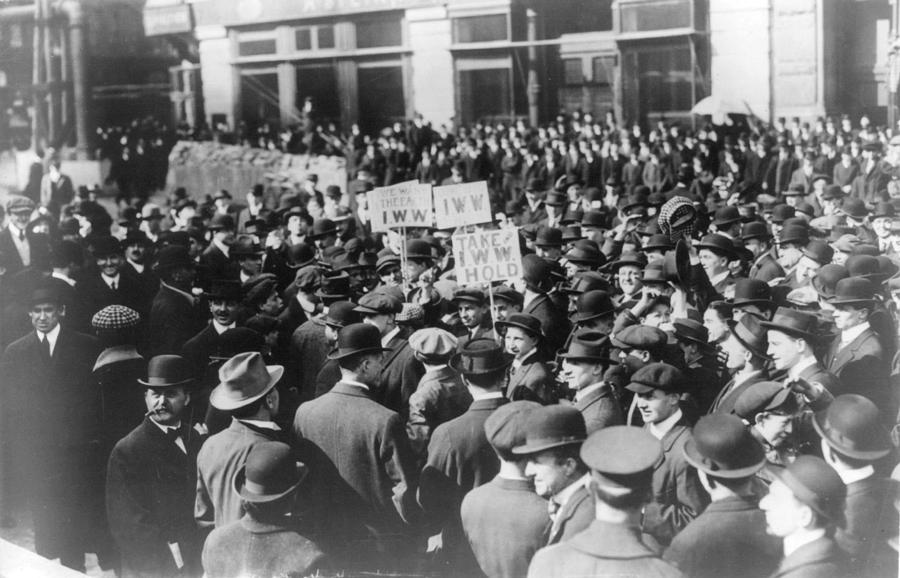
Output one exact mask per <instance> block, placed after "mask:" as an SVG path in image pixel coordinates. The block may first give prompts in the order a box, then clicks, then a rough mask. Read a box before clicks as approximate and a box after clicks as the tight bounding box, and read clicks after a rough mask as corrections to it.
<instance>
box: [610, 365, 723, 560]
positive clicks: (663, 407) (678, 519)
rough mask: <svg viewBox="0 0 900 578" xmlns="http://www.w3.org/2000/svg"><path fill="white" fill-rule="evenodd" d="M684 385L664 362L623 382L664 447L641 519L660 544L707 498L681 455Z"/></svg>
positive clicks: (685, 429) (686, 431) (687, 434)
mask: <svg viewBox="0 0 900 578" xmlns="http://www.w3.org/2000/svg"><path fill="white" fill-rule="evenodd" d="M686 388H687V384H686V383H684V375H683V374H682V373H681V372H680V371H679V370H678V369H677V368H675V367H673V366H671V365H668V364H666V363H651V364H649V365H645V366H644V367H642V368H641V369H639V370H637V371H636V372H635V373H634V375H632V376H631V383H630V384H629V385H628V388H627V389H628V390H629V391H633V392H634V393H635V398H636V399H637V408H638V409H639V410H640V412H641V417H642V418H643V420H644V429H645V430H646V431H647V432H649V433H650V434H651V435H653V437H655V438H656V439H658V440H659V441H660V442H661V443H662V447H663V455H664V459H663V460H662V461H660V462H659V463H658V464H657V465H656V467H655V468H654V471H653V498H652V501H651V502H650V503H649V504H647V506H646V507H645V508H644V519H643V531H644V533H645V534H647V535H649V537H651V538H652V539H654V540H656V542H657V543H659V544H661V545H668V544H669V543H670V542H671V541H672V538H673V537H674V536H675V535H676V534H677V533H678V532H680V531H681V530H683V529H684V527H685V526H687V525H688V523H689V522H690V521H691V520H693V519H694V518H696V517H697V515H698V514H700V512H702V511H703V509H704V508H705V507H706V504H707V502H708V501H709V498H708V496H707V495H706V493H705V492H704V491H703V488H702V486H701V485H700V480H699V479H698V477H697V472H696V470H694V469H692V468H691V467H689V466H688V463H687V461H686V460H685V458H684V447H685V444H687V443H688V441H689V440H690V439H691V428H690V426H689V425H688V424H687V421H686V420H685V418H684V414H683V413H682V411H681V408H680V406H679V401H680V397H681V394H682V393H684V392H685V391H686Z"/></svg>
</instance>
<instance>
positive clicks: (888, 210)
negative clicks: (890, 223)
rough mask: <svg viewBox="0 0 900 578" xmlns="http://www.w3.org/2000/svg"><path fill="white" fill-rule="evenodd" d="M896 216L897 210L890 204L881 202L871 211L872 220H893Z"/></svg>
mask: <svg viewBox="0 0 900 578" xmlns="http://www.w3.org/2000/svg"><path fill="white" fill-rule="evenodd" d="M896 214H897V210H896V209H895V208H894V205H892V204H891V203H888V202H885V201H881V202H879V203H878V204H877V205H875V210H874V211H872V219H893V218H894V217H895V216H896Z"/></svg>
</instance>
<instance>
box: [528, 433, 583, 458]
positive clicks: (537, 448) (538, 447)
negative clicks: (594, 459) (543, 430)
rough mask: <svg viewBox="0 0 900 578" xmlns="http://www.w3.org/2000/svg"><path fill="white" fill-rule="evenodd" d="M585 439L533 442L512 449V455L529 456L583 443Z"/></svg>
mask: <svg viewBox="0 0 900 578" xmlns="http://www.w3.org/2000/svg"><path fill="white" fill-rule="evenodd" d="M585 439H586V438H582V437H573V438H572V439H568V440H554V441H550V440H546V441H540V440H535V441H534V443H525V444H524V445H521V446H517V447H514V448H513V449H512V453H514V454H515V455H517V456H527V455H530V454H536V453H538V452H542V451H544V450H549V449H553V448H561V447H563V446H570V445H573V444H580V443H584V440H585Z"/></svg>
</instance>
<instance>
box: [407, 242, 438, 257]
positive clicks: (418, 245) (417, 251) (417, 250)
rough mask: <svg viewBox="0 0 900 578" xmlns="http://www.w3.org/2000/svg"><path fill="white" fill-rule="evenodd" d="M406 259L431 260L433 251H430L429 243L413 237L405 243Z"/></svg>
mask: <svg viewBox="0 0 900 578" xmlns="http://www.w3.org/2000/svg"><path fill="white" fill-rule="evenodd" d="M406 258H407V259H424V260H433V259H434V253H432V252H431V244H430V243H428V241H423V240H422V239H413V240H412V241H407V243H406Z"/></svg>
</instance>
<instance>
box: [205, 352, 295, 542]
mask: <svg viewBox="0 0 900 578" xmlns="http://www.w3.org/2000/svg"><path fill="white" fill-rule="evenodd" d="M283 374H284V368H283V367H282V366H280V365H268V366H267V365H266V363H265V361H263V358H262V356H261V355H260V354H259V353H258V352H255V351H253V352H247V353H239V354H237V355H235V356H234V357H232V358H231V359H229V360H228V361H226V362H225V363H223V364H222V366H221V367H220V368H219V381H220V383H219V385H218V386H216V388H215V389H214V390H213V391H212V393H211V394H210V396H209V403H210V405H212V406H213V407H214V408H216V409H218V410H220V411H224V412H228V413H230V414H231V417H232V419H231V425H230V426H229V427H228V429H225V430H223V431H220V432H219V433H217V434H215V435H213V436H211V437H210V438H209V439H208V440H207V441H206V443H204V444H203V448H202V449H201V450H200V453H199V454H198V456H197V495H196V500H195V504H194V518H195V519H196V521H197V525H198V526H199V527H200V529H201V530H205V531H207V532H208V531H210V530H212V528H213V527H217V528H218V527H221V526H223V525H225V524H229V523H231V522H234V521H236V520H239V519H240V518H241V516H242V514H243V512H242V509H241V499H240V496H238V494H237V492H235V490H234V485H233V482H234V476H235V474H236V473H237V471H238V470H239V469H240V468H241V467H242V466H243V465H244V461H245V460H246V459H247V454H248V453H249V452H250V449H251V448H252V447H253V446H254V445H257V444H260V443H264V442H267V441H278V440H279V439H283V438H284V437H285V436H284V435H283V432H282V430H281V428H280V427H278V425H277V424H276V423H275V422H274V421H272V419H273V416H275V415H277V414H278V404H279V397H278V390H277V389H276V388H275V384H277V383H278V380H279V379H281V376H282V375H283Z"/></svg>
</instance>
